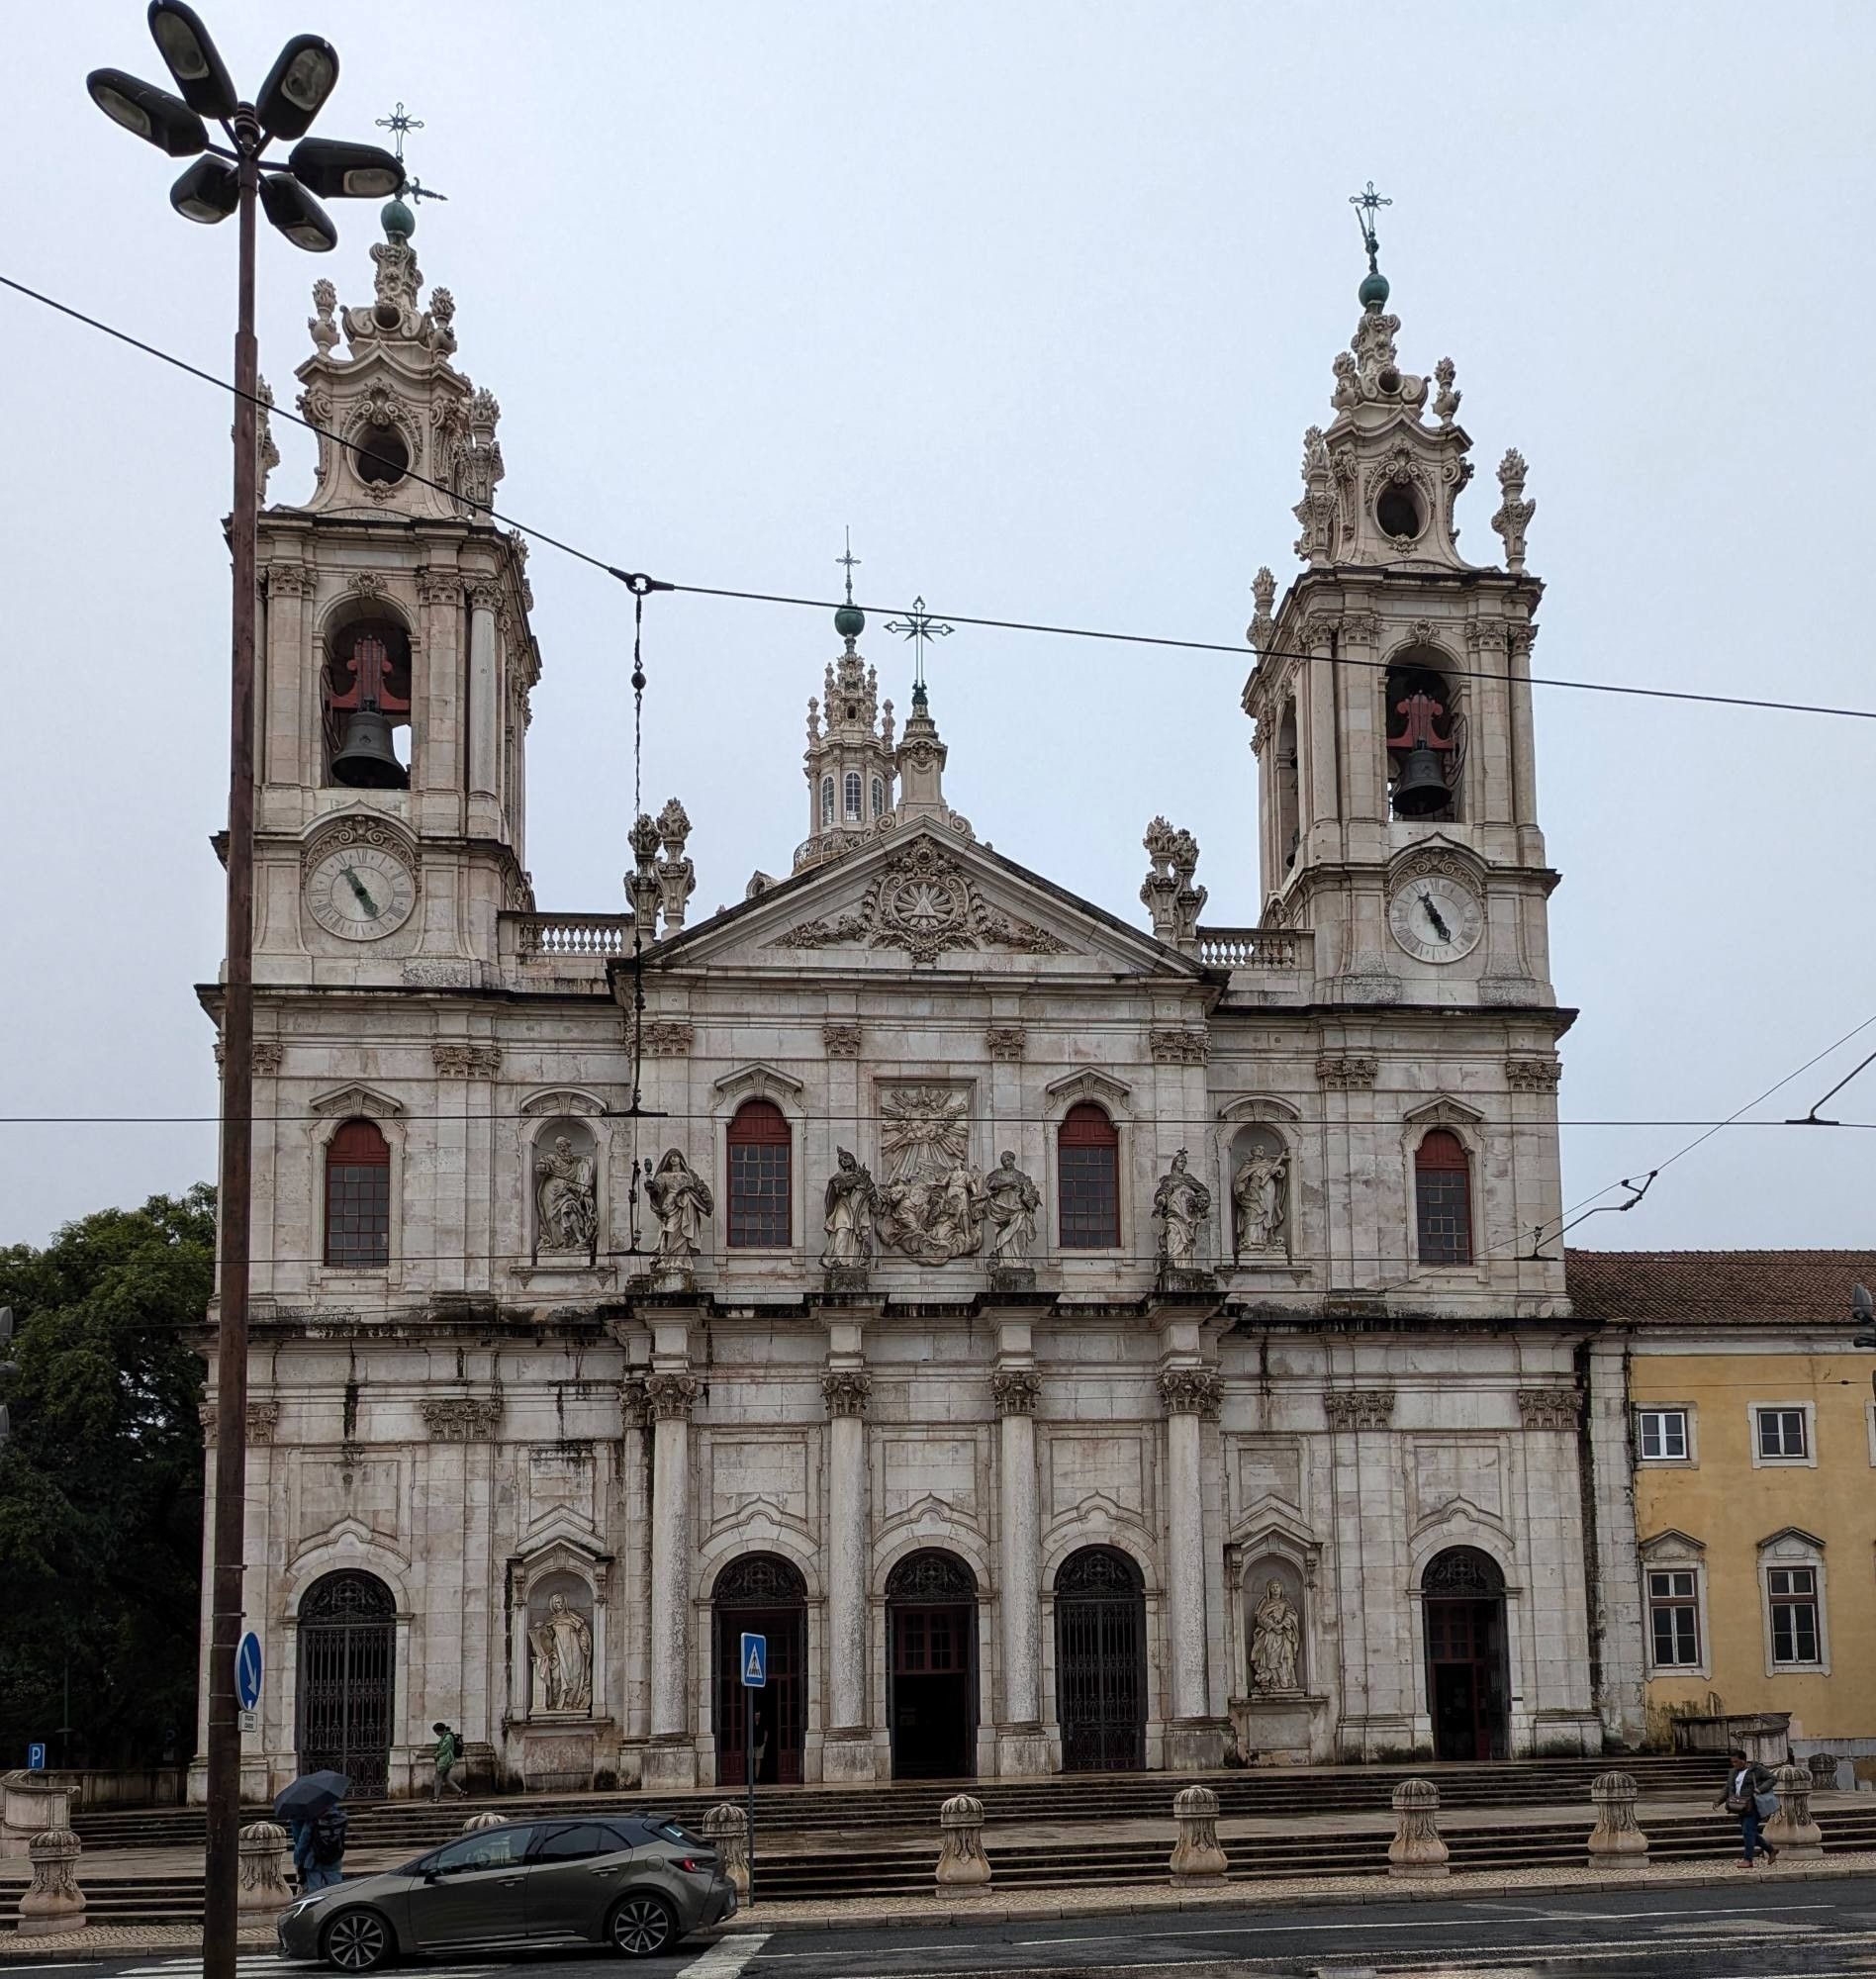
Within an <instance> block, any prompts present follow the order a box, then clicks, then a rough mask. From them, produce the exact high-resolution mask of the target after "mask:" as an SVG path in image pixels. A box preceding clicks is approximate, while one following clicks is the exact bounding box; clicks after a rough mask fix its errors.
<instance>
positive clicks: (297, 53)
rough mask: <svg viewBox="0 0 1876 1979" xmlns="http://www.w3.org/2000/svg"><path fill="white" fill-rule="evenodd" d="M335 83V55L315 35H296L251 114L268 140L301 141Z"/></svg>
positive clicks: (268, 73)
mask: <svg viewBox="0 0 1876 1979" xmlns="http://www.w3.org/2000/svg"><path fill="white" fill-rule="evenodd" d="M337 83H338V52H337V50H336V49H335V48H334V47H332V45H331V43H330V42H328V41H323V40H322V39H321V38H320V37H319V36H318V35H295V36H294V38H293V39H292V41H290V42H289V43H288V44H287V45H286V47H284V48H282V49H281V50H280V58H279V60H277V61H276V62H275V63H274V65H273V67H272V68H271V69H269V70H268V72H267V80H266V81H265V82H263V83H262V84H261V85H260V94H259V95H258V96H257V97H256V98H255V99H254V115H255V116H256V117H258V118H259V119H260V128H261V129H262V130H263V131H265V132H266V133H267V135H268V136H269V137H270V138H304V137H305V136H306V133H307V128H308V126H309V125H311V124H312V122H313V120H314V118H316V117H317V116H318V115H319V114H320V111H321V110H322V109H323V108H324V107H325V104H326V99H327V98H328V96H330V95H331V93H332V91H333V89H334V88H335V87H336V86H337Z"/></svg>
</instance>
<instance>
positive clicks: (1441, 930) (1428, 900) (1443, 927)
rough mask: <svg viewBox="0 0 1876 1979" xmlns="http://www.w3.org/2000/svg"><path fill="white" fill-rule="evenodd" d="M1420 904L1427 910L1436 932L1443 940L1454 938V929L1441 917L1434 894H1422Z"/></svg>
mask: <svg viewBox="0 0 1876 1979" xmlns="http://www.w3.org/2000/svg"><path fill="white" fill-rule="evenodd" d="M1420 904H1421V905H1422V906H1423V907H1425V908H1426V910H1427V918H1428V920H1430V921H1431V922H1432V923H1433V931H1434V933H1435V934H1437V935H1438V936H1439V937H1440V939H1441V940H1442V941H1451V940H1452V939H1453V930H1452V929H1451V928H1450V927H1448V926H1447V924H1446V922H1445V921H1444V920H1443V919H1442V918H1441V914H1440V909H1439V908H1438V907H1436V906H1435V905H1434V904H1433V895H1431V894H1425V893H1423V894H1422V895H1421V896H1420Z"/></svg>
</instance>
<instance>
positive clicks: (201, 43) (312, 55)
mask: <svg viewBox="0 0 1876 1979" xmlns="http://www.w3.org/2000/svg"><path fill="white" fill-rule="evenodd" d="M149 29H150V34H151V36H152V37H153V38H154V40H155V43H156V47H157V49H158V51H159V52H160V53H161V55H162V58H163V61H164V64H165V65H166V66H167V68H168V70H169V73H170V75H171V76H172V77H173V78H174V80H175V83H176V87H177V88H178V89H179V90H180V91H181V96H180V97H179V98H178V97H176V96H172V95H170V94H169V92H168V91H167V90H163V89H156V88H153V87H152V86H151V85H150V84H149V83H146V82H141V81H140V80H139V79H138V78H137V77H136V76H133V75H127V74H126V73H125V72H124V71H123V70H122V69H108V68H106V69H95V70H93V72H92V73H91V75H90V76H88V77H87V78H86V83H85V86H86V88H87V89H88V90H89V91H90V93H91V97H92V100H93V102H95V103H96V104H97V106H98V108H99V109H100V110H102V111H103V112H104V113H105V115H106V116H107V117H109V118H111V119H112V121H113V122H114V123H117V124H121V125H123V126H124V127H125V129H126V130H128V131H130V132H132V133H134V134H135V135H136V136H137V137H140V138H142V139H144V140H145V141H147V142H149V143H152V144H154V145H155V146H156V147H157V148H158V149H159V150H162V151H166V152H167V153H168V154H169V155H170V156H171V157H173V158H194V159H195V163H193V164H192V165H190V166H189V168H188V169H187V170H186V171H185V172H184V173H183V174H182V176H181V177H180V178H179V179H178V180H177V181H176V183H175V185H174V186H173V187H172V188H171V189H170V195H169V197H170V204H171V205H172V206H174V207H175V209H176V211H177V212H178V213H180V214H182V215H183V217H184V218H185V219H188V220H195V221H199V222H202V223H203V224H205V225H209V226H213V225H214V224H215V223H217V222H218V221H222V220H226V219H227V218H228V217H229V215H230V214H235V215H236V216H238V218H237V224H236V234H237V236H238V242H239V247H238V254H237V273H236V277H235V514H234V525H233V544H234V565H235V571H234V576H235V607H234V663H233V667H232V679H231V688H232V694H231V709H230V718H229V794H228V979H227V985H226V989H225V991H224V1003H223V1015H222V1155H221V1185H220V1193H219V1205H220V1209H221V1226H222V1230H221V1235H222V1252H221V1270H220V1276H219V1285H218V1290H219V1295H220V1316H219V1327H218V1335H217V1340H216V1371H215V1379H216V1417H215V1432H216V1434H215V1497H214V1503H215V1536H214V1551H213V1564H212V1569H211V1577H212V1589H213V1591H212V1598H211V1610H210V1623H209V1752H208V1760H209V1778H208V1857H207V1863H206V1871H207V1875H206V1890H205V1913H206V1915H205V1920H204V1929H203V1939H202V1952H203V1971H204V1975H205V1979H234V1975H235V1900H236V1896H237V1894H238V1885H237V1878H238V1872H239V1857H238V1852H237V1850H238V1845H239V1830H240V1760H241V1751H240V1720H239V1716H238V1713H237V1707H236V1700H235V1649H236V1647H237V1645H238V1643H239V1641H240V1634H241V1619H242V1618H241V1578H242V1569H243V1559H242V1554H243V1551H244V1542H245V1517H244V1514H245V1501H246V1490H247V1272H248V1221H249V1216H248V1212H249V1204H250V1197H251V1182H252V1172H251V1156H252V1139H253V1135H252V1126H253V1096H254V1094H253V1085H254V971H253V948H254V600H255V563H256V560H257V556H258V548H259V528H258V513H257V512H258V502H257V491H256V487H255V472H256V462H255V451H256V442H257V431H256V418H257V407H258V402H259V391H260V381H259V367H258V359H257V354H256V350H255V344H254V209H255V204H256V201H257V200H258V203H259V205H260V206H261V207H262V208H264V209H265V211H266V215H267V218H268V220H269V221H270V222H271V223H272V224H273V226H274V227H276V228H277V229H278V230H279V231H280V232H281V233H282V234H284V235H285V236H287V238H288V239H289V240H291V241H293V243H294V244H295V245H296V246H299V247H304V248H306V249H308V250H309V251H310V252H314V253H321V252H324V251H325V250H327V249H328V248H330V247H332V246H333V245H334V244H336V242H337V239H338V234H337V230H336V229H335V228H334V227H333V225H332V223H331V221H330V220H329V219H328V216H327V214H326V213H325V211H324V209H323V208H322V207H321V206H320V203H319V201H318V200H317V199H316V198H314V197H313V194H314V193H316V192H317V193H321V194H324V195H326V196H327V197H328V198H329V197H338V198H354V199H383V198H389V197H391V196H393V195H394V194H396V193H397V191H398V190H399V188H400V187H401V186H402V184H403V182H404V167H403V164H402V163H401V162H400V161H399V160H398V159H397V158H395V157H394V156H393V155H392V154H391V153H390V152H389V151H386V150H383V149H381V148H380V147H379V146H377V145H375V144H345V143H338V142H334V141H325V140H321V139H317V138H308V137H307V136H306V132H307V129H308V127H309V126H310V125H311V124H312V122H313V120H314V118H315V117H317V116H318V115H319V112H320V110H321V108H322V107H323V105H324V104H325V102H326V100H327V98H328V96H330V95H331V93H332V88H333V85H334V84H335V83H336V82H337V80H338V56H337V54H336V53H335V52H334V51H333V49H332V47H330V45H329V44H328V43H327V42H324V41H322V40H321V39H320V38H319V37H318V36H317V35H296V36H295V37H294V38H293V40H292V41H290V42H289V43H288V44H287V45H286V47H284V48H283V49H282V50H281V51H280V56H279V59H278V60H277V61H276V62H275V63H274V65H273V68H272V69H271V70H270V71H269V73H268V76H267V79H266V81H265V82H263V83H262V84H261V86H260V89H259V91H258V93H257V94H256V96H255V97H254V99H253V101H252V102H247V101H244V100H243V99H242V98H240V97H239V96H238V95H237V93H236V91H235V84H234V83H233V81H232V80H231V79H230V76H229V72H228V69H227V67H226V66H225V64H224V63H223V60H222V57H221V55H220V54H219V53H218V52H217V51H216V47H215V43H214V42H213V41H212V40H211V39H210V36H209V32H208V30H207V29H206V28H205V27H204V26H203V25H202V22H201V21H200V19H199V18H198V17H197V16H196V14H195V12H194V10H193V9H191V8H189V7H187V6H184V5H182V4H181V0H152V4H151V6H150V9H149ZM205 118H213V119H214V120H215V121H216V122H217V123H218V124H219V125H220V126H221V128H222V130H223V132H224V134H225V135H226V137H227V139H228V143H227V144H226V145H222V144H217V143H214V142H212V141H211V140H210V138H209V133H208V128H207V125H206V124H205V123H204V119H205ZM277 138H278V139H287V140H298V142H296V143H295V145H294V148H293V150H292V152H291V153H290V154H289V156H288V157H287V159H286V160H285V169H284V170H280V169H276V168H264V167H263V165H262V161H261V160H262V154H263V153H264V152H265V150H266V148H267V146H268V145H269V144H270V143H271V142H272V141H274V140H275V139H277Z"/></svg>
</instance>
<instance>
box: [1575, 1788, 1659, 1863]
mask: <svg viewBox="0 0 1876 1979" xmlns="http://www.w3.org/2000/svg"><path fill="white" fill-rule="evenodd" d="M1638 1791H1639V1789H1638V1788H1637V1786H1636V1783H1635V1780H1634V1778H1633V1776H1632V1775H1630V1774H1628V1773H1598V1774H1597V1775H1596V1777H1595V1779H1594V1780H1593V1781H1592V1782H1591V1783H1590V1789H1589V1797H1590V1799H1591V1800H1592V1801H1593V1802H1594V1803H1595V1806H1596V1826H1595V1827H1594V1828H1593V1829H1591V1830H1590V1833H1589V1866H1590V1867H1591V1868H1592V1869H1594V1868H1598V1867H1602V1868H1606V1869H1645V1868H1646V1867H1647V1866H1648V1838H1647V1837H1646V1836H1645V1835H1643V1834H1642V1830H1641V1827H1640V1825H1639V1824H1638V1823H1637V1821H1636V1818H1635V1802H1636V1795H1637V1793H1638Z"/></svg>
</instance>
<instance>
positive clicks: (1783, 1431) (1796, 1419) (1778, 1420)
mask: <svg viewBox="0 0 1876 1979" xmlns="http://www.w3.org/2000/svg"><path fill="white" fill-rule="evenodd" d="M1758 1454H1759V1455H1760V1456H1761V1457H1770V1458H1780V1457H1784V1458H1798V1459H1800V1460H1802V1459H1804V1458H1806V1457H1808V1456H1809V1455H1810V1452H1809V1451H1807V1450H1806V1448H1805V1412H1804V1410H1803V1409H1760V1410H1759V1411H1758Z"/></svg>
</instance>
